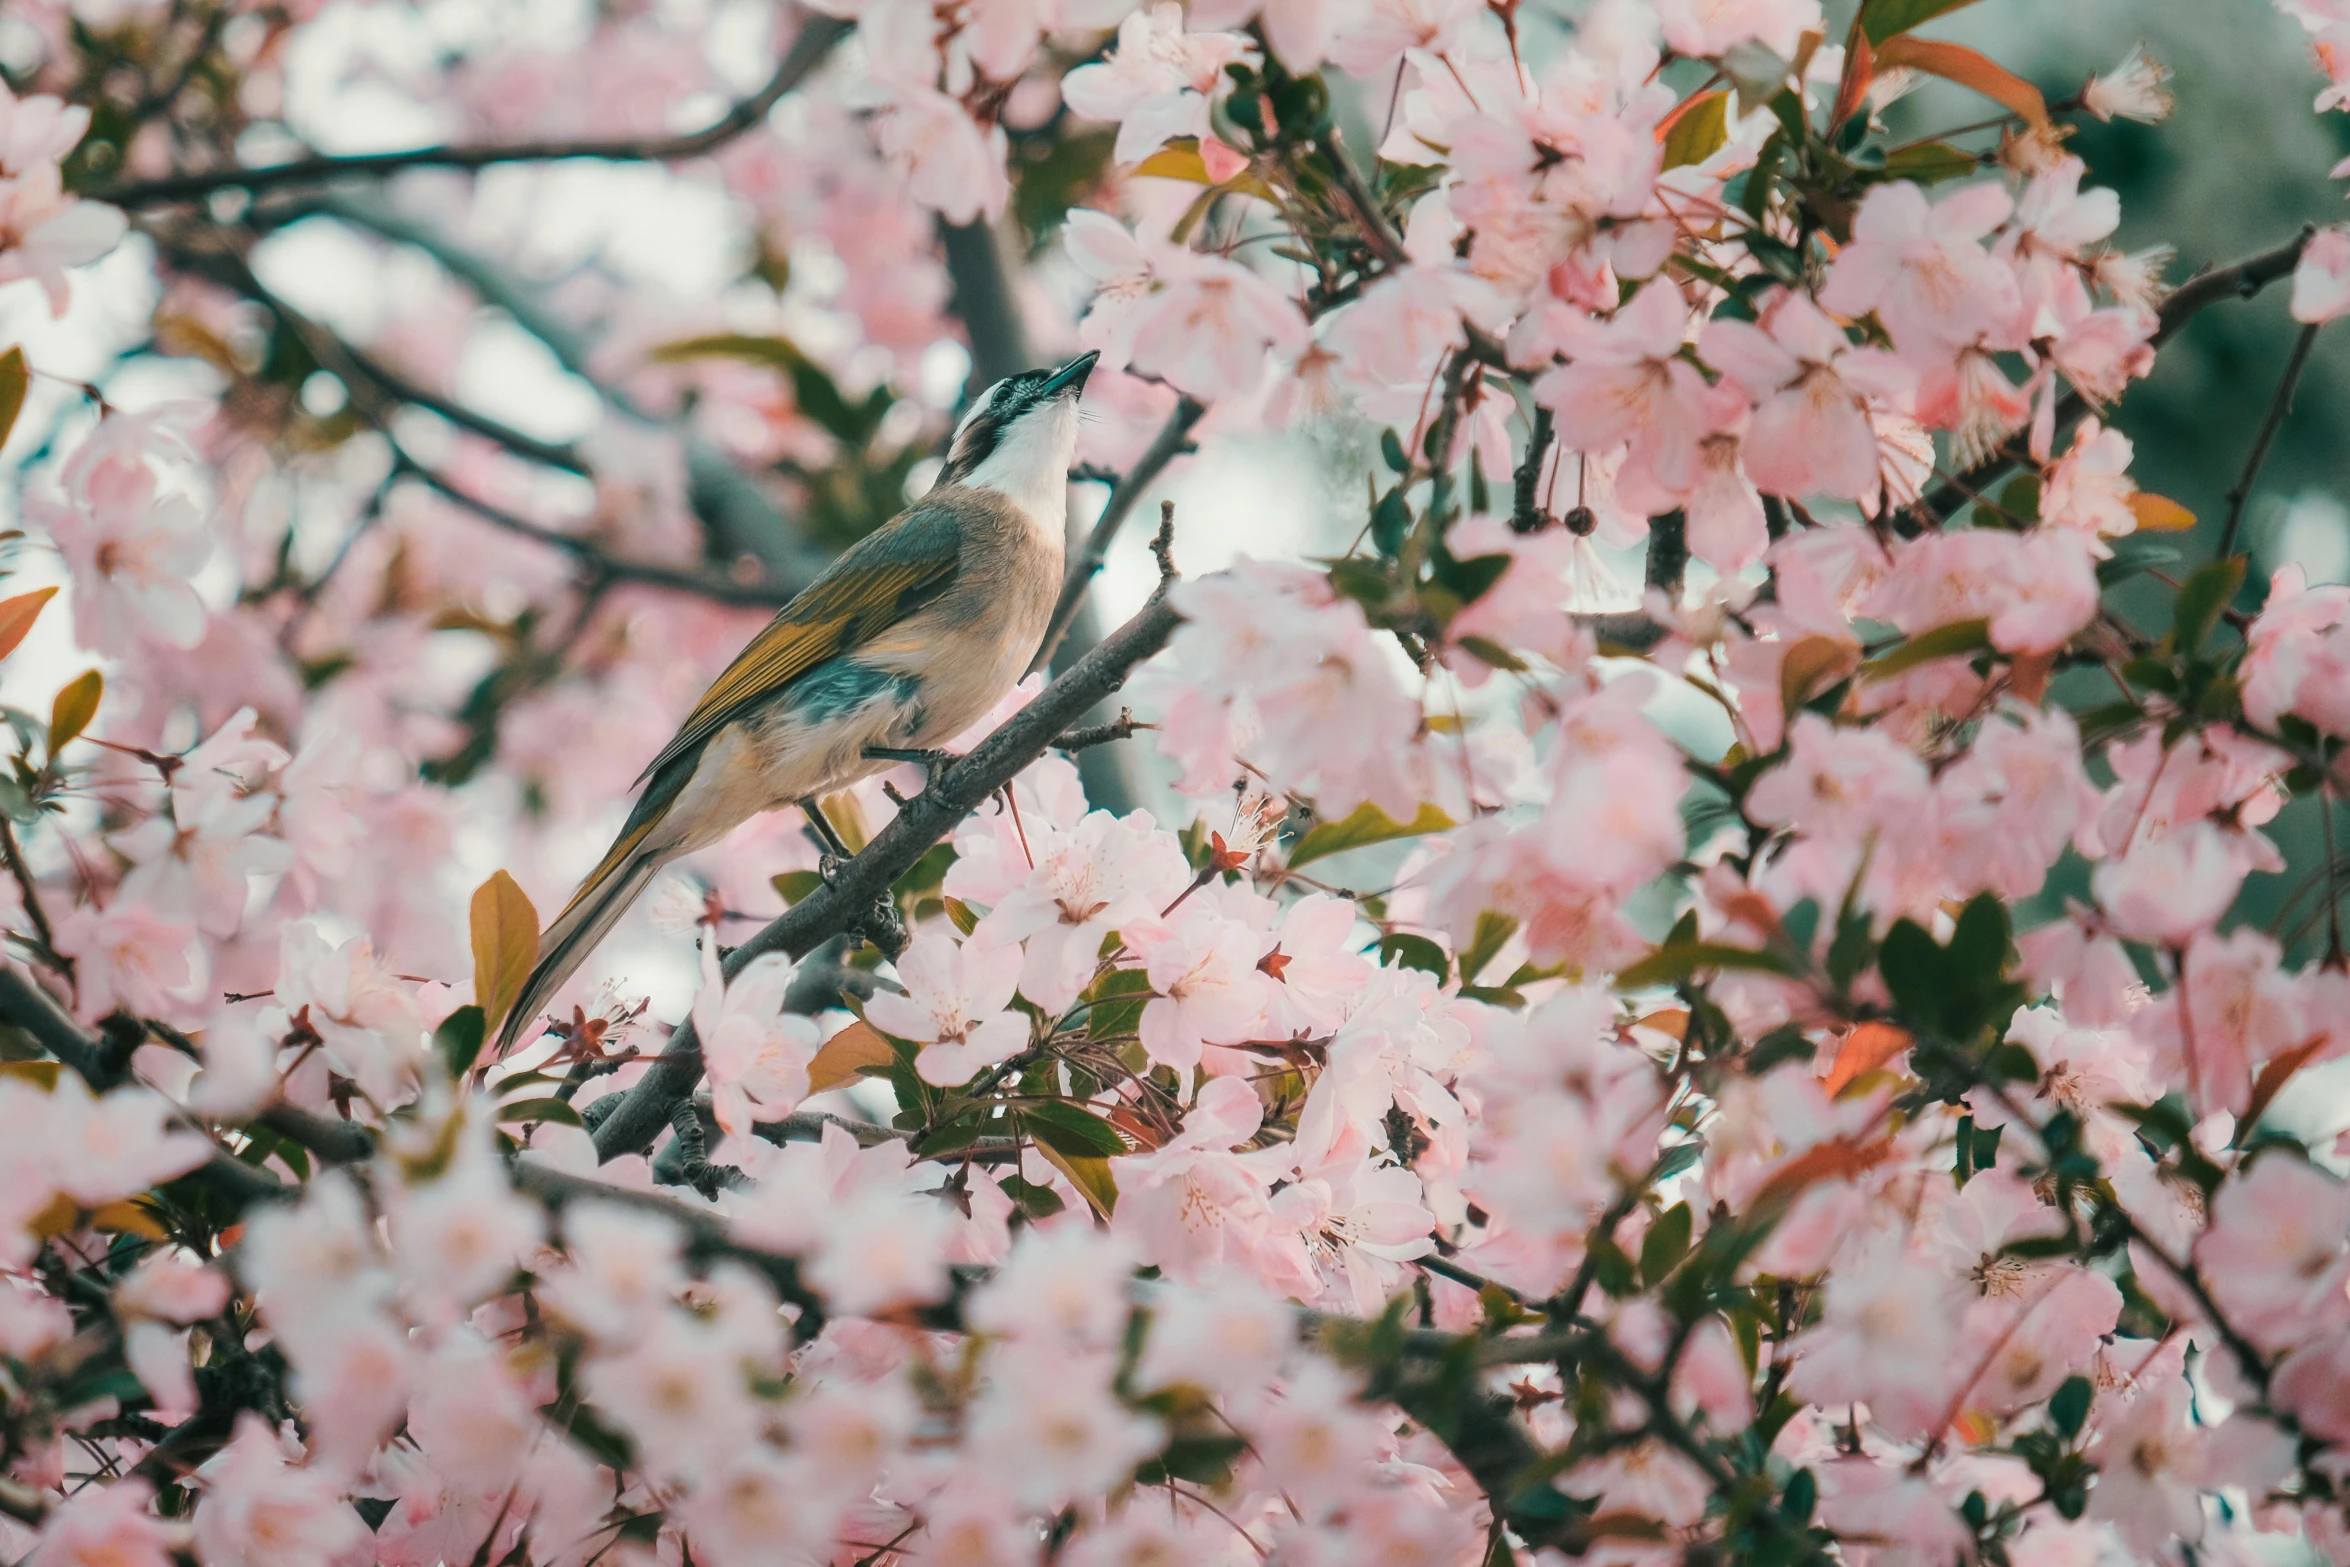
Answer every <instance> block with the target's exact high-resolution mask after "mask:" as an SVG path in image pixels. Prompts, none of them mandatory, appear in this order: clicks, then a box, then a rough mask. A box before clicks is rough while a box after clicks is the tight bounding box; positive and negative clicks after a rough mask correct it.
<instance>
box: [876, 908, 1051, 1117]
mask: <svg viewBox="0 0 2350 1567" xmlns="http://www.w3.org/2000/svg"><path fill="white" fill-rule="evenodd" d="M897 970H898V978H899V979H900V980H902V981H904V983H905V985H906V994H905V995H902V996H898V995H892V994H890V993H888V992H886V991H884V992H882V993H880V994H877V995H875V996H874V997H873V998H872V1000H870V1001H868V1002H867V1003H866V1004H865V1017H866V1020H867V1021H869V1022H870V1023H872V1024H873V1026H874V1027H876V1028H878V1029H880V1030H882V1031H883V1032H884V1033H887V1034H889V1035H891V1036H892V1037H894V1038H898V1039H903V1040H906V1041H908V1042H910V1043H915V1044H919V1045H922V1046H924V1047H925V1048H924V1049H923V1051H922V1053H921V1054H920V1055H919V1056H917V1057H916V1058H915V1061H914V1065H915V1068H916V1069H917V1070H918V1071H919V1072H920V1073H921V1075H922V1080H923V1081H924V1082H926V1083H936V1084H938V1085H940V1086H941V1087H954V1086H956V1085H958V1084H962V1083H967V1082H969V1081H971V1078H972V1076H973V1074H975V1073H976V1072H978V1071H979V1070H980V1069H981V1068H982V1067H989V1066H994V1065H995V1064H996V1063H997V1062H999V1061H1007V1060H1010V1059H1011V1058H1012V1057H1013V1056H1015V1055H1017V1054H1019V1053H1020V1051H1021V1050H1022V1049H1023V1048H1025V1047H1026V1046H1027V1044H1028V1020H1027V1019H1026V1018H1024V1017H1022V1016H1021V1015H1020V1014H1018V1013H1016V1012H1007V1011H1005V1010H1004V1008H1005V1006H1006V1005H1008V1004H1009V1003H1010V1001H1011V999H1012V991H1013V989H1014V987H1015V986H1016V985H1017V984H1018V981H1019V977H1020V963H1019V961H1018V960H1017V959H1015V958H1014V956H1013V954H1012V953H1011V952H1010V951H1009V950H1005V949H998V948H995V947H991V946H988V945H987V944H985V943H983V942H977V941H973V942H965V943H958V942H956V941H955V940H954V939H953V938H951V937H949V936H947V935H945V934H944V933H942V932H939V931H935V930H932V931H924V932H922V933H921V934H920V935H918V936H916V937H915V938H914V940H913V944H912V945H911V946H909V947H908V948H907V949H906V954H905V956H904V957H902V958H900V959H898V962H897Z"/></svg>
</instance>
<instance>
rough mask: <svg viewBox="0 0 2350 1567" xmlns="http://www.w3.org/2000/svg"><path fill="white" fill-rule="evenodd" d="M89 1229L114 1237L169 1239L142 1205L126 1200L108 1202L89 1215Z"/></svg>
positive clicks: (169, 1233)
mask: <svg viewBox="0 0 2350 1567" xmlns="http://www.w3.org/2000/svg"><path fill="white" fill-rule="evenodd" d="M90 1227H91V1228H92V1229H96V1230H105V1231H107V1232H109V1233H111V1234H115V1235H136V1236H140V1237H141V1238H143V1239H146V1240H151V1241H167V1240H169V1239H171V1232H170V1231H169V1230H166V1229H165V1228H164V1227H163V1225H162V1224H161V1223H160V1222H159V1221H158V1220H157V1219H156V1217H155V1215H154V1214H153V1213H152V1212H151V1211H149V1210H148V1208H147V1206H146V1205H145V1204H144V1203H139V1202H133V1201H130V1200H128V1199H126V1200H124V1201H122V1202H110V1203H108V1204H107V1205H106V1206H105V1207H103V1208H100V1209H99V1210H98V1211H97V1212H95V1213H93V1214H91V1215H90Z"/></svg>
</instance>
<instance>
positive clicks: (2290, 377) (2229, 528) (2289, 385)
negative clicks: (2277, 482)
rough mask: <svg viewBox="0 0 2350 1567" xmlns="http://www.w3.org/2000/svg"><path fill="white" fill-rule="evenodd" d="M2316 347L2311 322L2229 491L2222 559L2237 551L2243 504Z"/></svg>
mask: <svg viewBox="0 0 2350 1567" xmlns="http://www.w3.org/2000/svg"><path fill="white" fill-rule="evenodd" d="M2316 346H2317V326H2316V324H2315V323H2312V324H2311V325H2309V326H2305V327H2303V328H2302V329H2301V335H2300V336H2299V337H2297V338H2295V339H2294V340H2293V352H2292V355H2291V357H2289V358H2288V359H2286V361H2285V373H2284V374H2283V375H2281V376H2279V377H2277V393H2276V396H2274V397H2272V398H2270V399H2269V404H2268V417H2267V418H2265V419H2263V420H2261V421H2260V433H2259V434H2258V435H2256V436H2254V437H2253V439H2252V450H2251V452H2250V453H2248V454H2247V455H2246V456H2245V458H2244V471H2243V473H2242V474H2240V475H2238V477H2237V479H2236V484H2235V488H2233V489H2231V490H2229V491H2228V520H2227V525H2226V526H2225V527H2223V528H2222V529H2220V535H2219V553H2220V558H2221V559H2222V560H2225V559H2226V558H2227V557H2228V556H2230V555H2233V554H2235V553H2236V534H2237V531H2238V530H2239V529H2240V528H2242V526H2243V523H2244V505H2245V503H2246V502H2247V501H2249V500H2251V499H2252V486H2253V485H2254V484H2255V483H2257V482H2258V481H2259V478H2260V468H2261V465H2262V464H2263V463H2265V462H2267V461H2268V450H2269V448H2270V447H2271V446H2274V445H2275V444H2276V440H2277V431H2279V430H2281V429H2283V428H2284V425H2285V415H2287V414H2288V413H2291V412H2292V411H2293V388H2294V387H2295V386H2297V385H2299V384H2300V381H2301V368H2302V366H2304V365H2306V364H2308V363H2309V351H2310V349H2312V348H2314V347H2316Z"/></svg>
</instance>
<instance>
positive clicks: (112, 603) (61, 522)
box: [0, 258, 212, 653]
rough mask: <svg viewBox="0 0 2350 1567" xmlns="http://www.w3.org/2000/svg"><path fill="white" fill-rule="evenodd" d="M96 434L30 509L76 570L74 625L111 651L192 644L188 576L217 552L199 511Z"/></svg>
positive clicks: (131, 453) (200, 626)
mask: <svg viewBox="0 0 2350 1567" xmlns="http://www.w3.org/2000/svg"><path fill="white" fill-rule="evenodd" d="M5 266H6V261H5V259H4V258H0V269H4V268H5ZM99 430H100V435H103V434H104V433H105V431H106V426H104V425H101V426H100V427H99ZM100 435H93V436H92V437H91V438H90V440H89V441H88V442H86V443H85V444H84V445H83V446H82V448H81V449H80V450H79V451H77V452H76V453H75V455H74V458H73V460H72V462H71V463H69V465H68V467H67V470H66V475H65V489H64V494H63V498H62V499H61V500H60V499H42V498H39V497H38V496H36V497H35V498H34V500H33V502H32V506H31V516H32V517H33V520H35V521H36V522H38V523H39V524H40V525H41V526H43V527H45V528H47V529H48V530H49V532H50V534H51V535H52V536H53V537H54V538H55V539H56V540H57V545H58V548H59V549H60V550H61V551H62V552H63V553H64V555H65V560H66V565H67V566H68V567H69V568H70V569H71V571H72V573H73V606H74V629H75V631H76V633H77V634H78V635H79V636H80V637H81V638H82V639H83V640H84V641H85V642H87V643H88V645H89V646H91V647H93V648H96V649H97V650H99V651H101V652H107V653H120V652H123V651H125V650H127V649H129V648H130V647H132V646H133V645H135V644H136V643H138V642H140V641H143V640H145V641H156V642H162V643H164V644H166V645H169V646H172V647H179V648H187V647H193V646H194V645H195V644H196V642H197V641H198V639H199V638H201V637H202V636H203V633H204V615H205V611H204V601H203V600H202V599H201V598H199V597H197V595H196V590H195V588H194V587H193V586H192V585H191V582H190V579H191V578H193V577H194V576H195V574H196V571H197V568H199V567H200V566H202V565H203V564H204V562H205V559H206V558H207V557H208V556H210V555H211V553H212V542H211V540H210V539H209V538H208V537H206V535H205V531H204V518H203V515H202V514H201V513H200V512H199V511H197V509H196V505H195V502H193V501H191V500H189V499H188V498H187V497H186V496H184V495H177V494H171V495H166V494H161V493H159V490H158V486H157V480H156V476H155V470H154V469H153V468H152V467H151V466H149V464H148V463H147V461H146V460H145V456H144V454H143V452H142V451H140V450H139V449H138V448H137V447H135V446H132V445H130V444H129V443H128V442H127V441H102V440H101V439H100Z"/></svg>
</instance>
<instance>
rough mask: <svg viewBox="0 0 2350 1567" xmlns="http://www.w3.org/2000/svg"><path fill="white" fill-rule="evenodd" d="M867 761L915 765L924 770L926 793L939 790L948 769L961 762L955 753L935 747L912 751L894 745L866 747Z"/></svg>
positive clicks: (923, 784)
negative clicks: (940, 781)
mask: <svg viewBox="0 0 2350 1567" xmlns="http://www.w3.org/2000/svg"><path fill="white" fill-rule="evenodd" d="M865 759H866V760H867V761H869V762H912V763H914V764H915V765H916V766H918V767H920V768H921V769H922V787H923V789H924V790H926V791H927V790H930V789H935V788H937V787H938V781H939V780H940V779H941V778H944V777H945V776H946V775H947V769H948V768H950V767H953V766H954V765H955V763H956V762H958V761H960V760H961V758H960V757H958V756H956V755H955V753H954V752H952V751H942V750H939V749H937V748H935V747H933V748H931V749H928V750H919V751H910V750H906V749H904V748H902V747H899V746H894V745H869V746H867V747H865Z"/></svg>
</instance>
